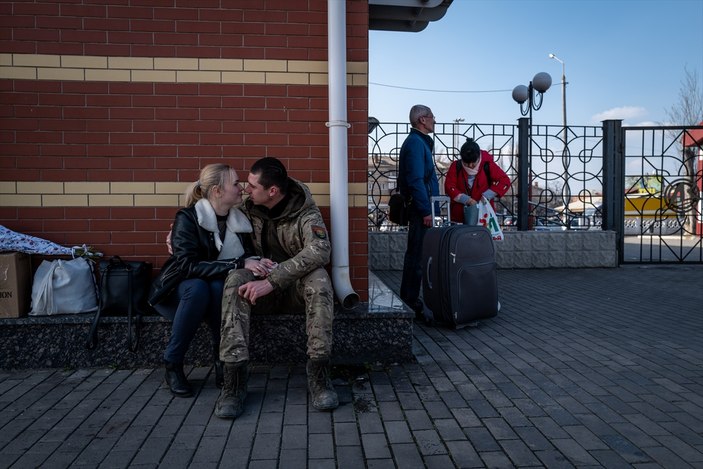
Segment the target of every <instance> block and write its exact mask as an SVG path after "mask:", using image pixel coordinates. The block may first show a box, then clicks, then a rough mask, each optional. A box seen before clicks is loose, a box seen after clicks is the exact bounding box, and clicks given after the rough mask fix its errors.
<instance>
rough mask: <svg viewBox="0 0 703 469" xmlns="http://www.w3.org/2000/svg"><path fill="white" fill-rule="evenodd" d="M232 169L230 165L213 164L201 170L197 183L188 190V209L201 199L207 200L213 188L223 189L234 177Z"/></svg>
mask: <svg viewBox="0 0 703 469" xmlns="http://www.w3.org/2000/svg"><path fill="white" fill-rule="evenodd" d="M232 171H233V169H232V167H231V166H230V165H228V164H223V163H213V164H209V165H207V166H205V167H204V168H203V169H202V170H200V177H199V178H198V180H197V181H195V182H194V183H192V184H191V185H190V186H188V189H187V190H186V194H185V195H186V207H191V206H193V205H195V203H196V202H197V201H198V200H200V199H207V197H208V195H210V191H211V190H212V188H213V187H215V186H217V187H220V188H223V187H224V186H225V184H227V182H229V179H230V178H231V175H232Z"/></svg>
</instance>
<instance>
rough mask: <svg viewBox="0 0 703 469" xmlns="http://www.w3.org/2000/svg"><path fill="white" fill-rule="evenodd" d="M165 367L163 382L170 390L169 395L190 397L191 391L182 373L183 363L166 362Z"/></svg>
mask: <svg viewBox="0 0 703 469" xmlns="http://www.w3.org/2000/svg"><path fill="white" fill-rule="evenodd" d="M165 365H166V376H165V380H166V384H168V388H169V389H170V390H171V394H173V395H174V396H176V397H191V396H192V395H193V389H192V388H191V387H190V383H189V382H188V379H186V375H185V373H184V372H183V363H171V362H166V364H165Z"/></svg>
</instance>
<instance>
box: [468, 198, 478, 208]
mask: <svg viewBox="0 0 703 469" xmlns="http://www.w3.org/2000/svg"><path fill="white" fill-rule="evenodd" d="M477 203H478V201H476V200H474V199H472V198H471V197H469V200H467V201H466V205H469V206H471V205H476V204H477Z"/></svg>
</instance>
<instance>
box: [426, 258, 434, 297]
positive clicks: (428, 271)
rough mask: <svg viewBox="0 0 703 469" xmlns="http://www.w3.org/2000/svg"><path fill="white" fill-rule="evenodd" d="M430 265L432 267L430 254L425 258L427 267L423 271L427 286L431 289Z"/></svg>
mask: <svg viewBox="0 0 703 469" xmlns="http://www.w3.org/2000/svg"><path fill="white" fill-rule="evenodd" d="M430 267H432V256H430V257H428V258H427V267H426V271H425V278H426V279H427V288H429V289H430V290H432V282H431V281H430Z"/></svg>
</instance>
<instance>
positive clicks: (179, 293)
mask: <svg viewBox="0 0 703 469" xmlns="http://www.w3.org/2000/svg"><path fill="white" fill-rule="evenodd" d="M224 284H225V282H224V279H216V280H204V279H201V278H193V279H188V280H183V281H182V282H181V283H180V284H179V285H178V288H177V289H175V290H174V291H173V292H172V293H171V294H170V295H169V296H168V297H167V298H166V299H165V300H164V301H162V302H161V303H159V304H157V305H156V306H154V308H155V309H156V311H158V313H159V314H160V315H161V316H163V317H165V318H166V319H170V320H171V321H173V325H172V326H171V338H170V339H169V341H168V346H166V351H165V352H164V360H165V361H167V362H170V363H183V360H184V358H185V355H186V352H187V351H188V347H189V346H190V342H191V341H192V340H193V337H195V334H196V333H197V332H198V327H199V326H200V323H201V322H202V321H206V322H207V325H208V326H209V327H210V331H211V332H212V340H213V347H214V354H215V359H217V357H218V353H219V347H220V323H221V321H222V319H221V316H222V315H221V313H222V290H223V289H224Z"/></svg>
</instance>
